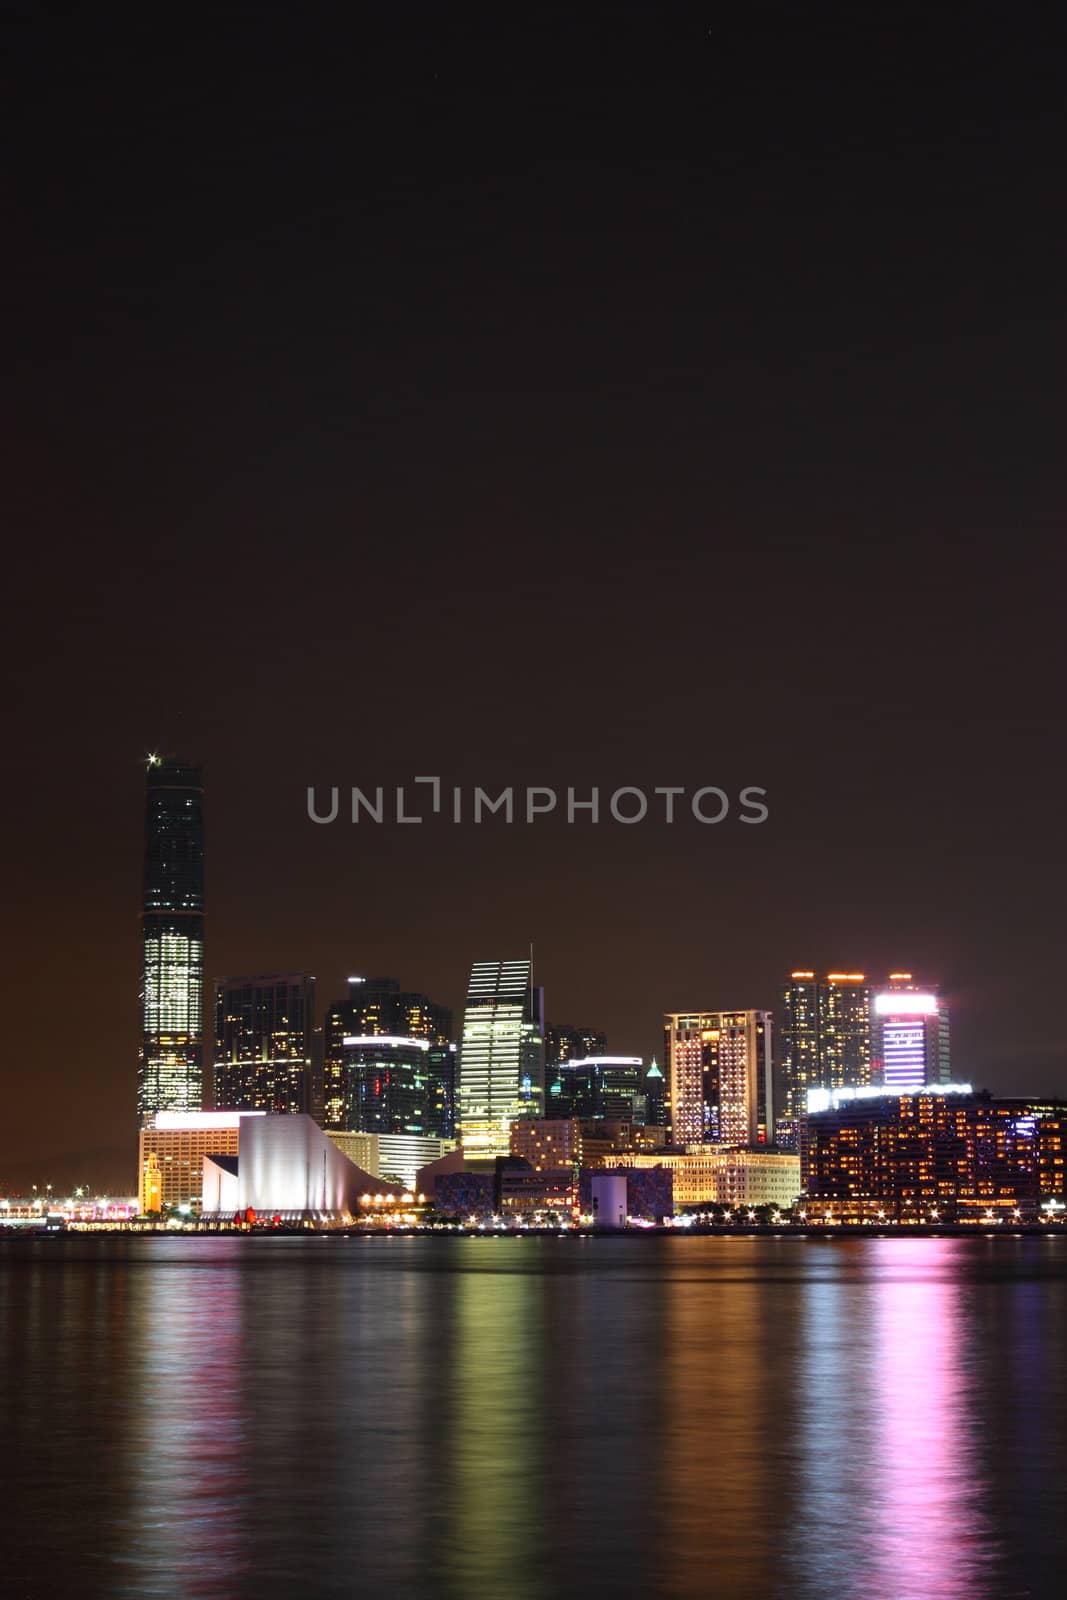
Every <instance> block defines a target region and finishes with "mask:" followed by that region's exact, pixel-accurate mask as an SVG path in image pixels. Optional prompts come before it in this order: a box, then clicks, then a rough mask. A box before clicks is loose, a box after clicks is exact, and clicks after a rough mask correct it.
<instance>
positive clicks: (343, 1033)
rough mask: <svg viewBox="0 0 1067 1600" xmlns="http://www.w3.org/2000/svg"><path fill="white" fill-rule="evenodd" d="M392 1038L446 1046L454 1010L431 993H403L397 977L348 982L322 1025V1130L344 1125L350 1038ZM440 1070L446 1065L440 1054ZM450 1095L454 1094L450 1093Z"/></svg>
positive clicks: (357, 979)
mask: <svg viewBox="0 0 1067 1600" xmlns="http://www.w3.org/2000/svg"><path fill="white" fill-rule="evenodd" d="M370 1034H376V1035H377V1034H391V1035H393V1036H394V1037H395V1038H401V1039H426V1040H428V1041H429V1042H430V1044H431V1045H433V1046H445V1045H447V1044H448V1043H449V1041H450V1039H451V1037H452V1012H451V1011H450V1010H449V1008H448V1006H442V1005H438V1004H436V1002H434V1001H433V1000H430V999H428V998H427V997H426V995H424V994H421V993H418V992H416V991H414V990H404V989H401V987H400V983H399V981H398V980H397V979H396V978H349V980H348V995H347V997H346V998H345V999H344V1000H338V1001H337V1002H336V1003H335V1004H334V1005H332V1006H330V1008H329V1010H328V1011H327V1013H326V1018H325V1022H324V1025H323V1042H322V1053H323V1061H322V1082H323V1087H322V1100H323V1106H322V1116H323V1127H325V1128H342V1127H344V1125H345V1117H346V1114H347V1113H346V1111H345V1096H346V1088H345V1039H346V1038H348V1039H352V1038H362V1037H366V1036H367V1035H370ZM434 1059H435V1062H436V1063H437V1064H438V1065H439V1066H442V1067H444V1066H447V1063H445V1062H444V1061H443V1059H442V1058H440V1057H436V1056H435V1058H434ZM450 1093H451V1091H450Z"/></svg>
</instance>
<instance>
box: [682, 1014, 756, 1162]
mask: <svg viewBox="0 0 1067 1600" xmlns="http://www.w3.org/2000/svg"><path fill="white" fill-rule="evenodd" d="M771 1041H772V1026H771V1014H770V1012H769V1011H701V1012H683V1011H675V1012H669V1013H668V1014H667V1015H666V1017H665V1018H664V1049H665V1056H666V1064H667V1082H668V1086H669V1087H668V1097H669V1121H670V1128H671V1138H672V1141H673V1143H674V1144H675V1145H693V1144H725V1145H732V1146H737V1147H744V1146H748V1147H751V1146H756V1145H763V1144H767V1143H768V1142H769V1141H770V1132H769V1130H771V1129H773V1126H774V1112H773V1089H772V1081H771Z"/></svg>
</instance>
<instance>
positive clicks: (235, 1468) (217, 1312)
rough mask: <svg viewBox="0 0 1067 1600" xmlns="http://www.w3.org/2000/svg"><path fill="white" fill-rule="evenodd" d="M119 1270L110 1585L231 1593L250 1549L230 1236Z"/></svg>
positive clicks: (238, 1290)
mask: <svg viewBox="0 0 1067 1600" xmlns="http://www.w3.org/2000/svg"><path fill="white" fill-rule="evenodd" d="M162 1248H164V1249H165V1248H167V1246H166V1245H163V1246H162ZM129 1279H130V1282H131V1285H132V1289H133V1293H132V1295H131V1298H130V1305H129V1313H128V1317H127V1320H126V1325H125V1327H124V1329H123V1331H122V1350H123V1355H124V1357H125V1360H126V1362H127V1364H128V1381H129V1385H130V1396H129V1398H130V1407H129V1416H128V1423H127V1427H126V1429H125V1432H124V1437H123V1441H122V1442H123V1447H124V1450H125V1453H126V1455H127V1457H128V1461H129V1476H128V1481H129V1493H128V1498H127V1502H126V1505H125V1506H124V1508H123V1513H122V1515H121V1516H120V1518H119V1519H118V1529H119V1533H120V1535H121V1538H122V1543H121V1545H120V1548H119V1551H118V1554H117V1556H116V1567H117V1581H116V1585H115V1588H116V1593H118V1594H131V1595H146V1596H151V1595H172V1594H174V1593H175V1592H178V1593H181V1594H185V1595H189V1596H190V1597H195V1600H199V1597H214V1596H219V1597H223V1596H232V1595H234V1594H236V1593H237V1592H238V1590H239V1585H240V1580H241V1576H242V1574H243V1573H245V1572H247V1571H249V1570H250V1567H251V1564H252V1560H253V1553H252V1551H251V1550H250V1549H249V1547H248V1538H247V1528H246V1523H247V1496H248V1493H249V1488H250V1480H251V1476H252V1474H251V1473H250V1466H251V1462H250V1458H249V1452H248V1419H249V1412H248V1405H247V1398H246V1396H245V1394H244V1386H243V1383H242V1369H243V1366H244V1349H243V1324H244V1317H243V1294H244V1274H243V1273H242V1271H241V1241H240V1240H236V1239H219V1240H212V1241H210V1243H209V1244H208V1249H207V1251H206V1252H204V1253H202V1255H201V1257H200V1259H199V1260H197V1261H187V1260H181V1259H175V1258H173V1257H172V1258H171V1259H170V1260H167V1259H164V1260H162V1261H160V1262H158V1263H157V1266H156V1270H155V1271H141V1272H133V1273H131V1274H129Z"/></svg>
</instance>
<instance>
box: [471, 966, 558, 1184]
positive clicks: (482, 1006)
mask: <svg viewBox="0 0 1067 1600" xmlns="http://www.w3.org/2000/svg"><path fill="white" fill-rule="evenodd" d="M543 1015H544V995H543V991H542V990H541V989H535V988H534V987H533V969H532V964H531V963H530V962H529V961H476V962H475V964H474V966H473V967H472V969H471V976H470V983H469V985H468V989H467V1005H466V1009H465V1011H464V1014H463V1038H462V1041H461V1044H460V1049H459V1065H458V1076H457V1084H456V1099H457V1132H458V1134H459V1138H460V1143H461V1144H462V1145H463V1148H464V1149H465V1150H466V1151H467V1152H468V1154H470V1155H471V1156H486V1157H489V1156H505V1155H507V1154H508V1153H509V1151H510V1148H511V1142H510V1137H509V1133H508V1129H509V1127H510V1124H511V1123H512V1122H515V1121H517V1120H518V1118H520V1117H529V1116H539V1115H540V1114H541V1112H542V1110H543V1106H544V1100H543V1092H544V1038H543V1031H544V1023H543Z"/></svg>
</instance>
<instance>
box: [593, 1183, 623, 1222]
mask: <svg viewBox="0 0 1067 1600" xmlns="http://www.w3.org/2000/svg"><path fill="white" fill-rule="evenodd" d="M589 1190H590V1194H589V1205H590V1210H591V1211H592V1214H593V1221H594V1223H595V1225H596V1226H597V1227H598V1228H625V1226H626V1219H627V1205H626V1174H625V1173H624V1172H597V1173H595V1174H594V1175H593V1177H592V1178H591V1179H590V1181H589Z"/></svg>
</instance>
